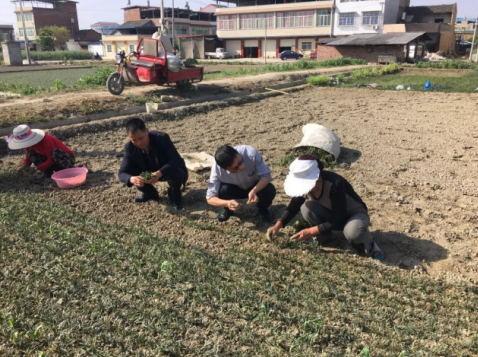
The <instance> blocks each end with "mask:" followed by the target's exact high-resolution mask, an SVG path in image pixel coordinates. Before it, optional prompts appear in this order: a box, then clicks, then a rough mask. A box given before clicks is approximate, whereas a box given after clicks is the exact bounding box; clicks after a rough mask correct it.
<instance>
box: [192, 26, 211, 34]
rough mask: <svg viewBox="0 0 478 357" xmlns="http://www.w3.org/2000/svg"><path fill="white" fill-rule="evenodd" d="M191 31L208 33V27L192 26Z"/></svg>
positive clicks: (193, 32)
mask: <svg viewBox="0 0 478 357" xmlns="http://www.w3.org/2000/svg"><path fill="white" fill-rule="evenodd" d="M191 33H192V34H193V35H209V27H193V28H191Z"/></svg>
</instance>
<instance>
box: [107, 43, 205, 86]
mask: <svg viewBox="0 0 478 357" xmlns="http://www.w3.org/2000/svg"><path fill="white" fill-rule="evenodd" d="M165 48H166V47H165V46H164V44H163V43H162V42H161V39H153V38H145V39H142V40H141V41H140V42H139V43H138V46H137V49H136V51H135V52H133V53H131V54H129V55H128V56H127V55H126V53H125V52H124V51H121V52H119V53H118V54H117V55H116V71H115V72H114V73H112V74H111V75H110V76H109V77H108V80H107V81H106V87H107V88H108V91H109V92H110V93H111V94H113V95H120V94H121V93H123V90H124V87H125V84H126V83H135V84H144V85H147V84H157V85H170V84H173V83H175V84H176V86H177V87H185V86H188V85H189V84H190V83H193V82H200V81H202V79H203V73H204V70H203V68H202V67H196V66H191V67H185V66H184V64H183V63H182V61H181V60H179V58H177V57H176V56H175V55H174V54H168V53H167V51H166V50H165Z"/></svg>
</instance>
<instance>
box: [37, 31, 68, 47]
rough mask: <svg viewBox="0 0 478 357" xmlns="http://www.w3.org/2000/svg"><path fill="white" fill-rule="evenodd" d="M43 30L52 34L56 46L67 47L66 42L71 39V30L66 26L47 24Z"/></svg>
mask: <svg viewBox="0 0 478 357" xmlns="http://www.w3.org/2000/svg"><path fill="white" fill-rule="evenodd" d="M43 31H48V32H49V33H51V34H52V36H53V41H54V47H55V48H57V49H60V50H62V49H65V47H66V42H67V41H68V40H69V39H70V31H68V29H67V28H66V27H61V26H47V27H44V28H43V29H42V32H43Z"/></svg>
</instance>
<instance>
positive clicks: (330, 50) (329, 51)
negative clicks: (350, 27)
mask: <svg viewBox="0 0 478 357" xmlns="http://www.w3.org/2000/svg"><path fill="white" fill-rule="evenodd" d="M340 57H342V55H341V54H340V52H339V51H337V49H336V48H335V47H333V46H325V45H317V59H319V60H323V59H324V60H325V59H332V58H340Z"/></svg>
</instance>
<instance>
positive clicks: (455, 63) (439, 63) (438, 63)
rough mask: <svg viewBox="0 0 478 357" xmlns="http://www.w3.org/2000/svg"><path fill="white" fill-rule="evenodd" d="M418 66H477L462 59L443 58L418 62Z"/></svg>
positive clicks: (464, 67) (466, 67) (445, 67)
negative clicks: (441, 59)
mask: <svg viewBox="0 0 478 357" xmlns="http://www.w3.org/2000/svg"><path fill="white" fill-rule="evenodd" d="M417 67H418V68H438V69H473V68H477V67H478V66H477V65H476V64H474V63H471V62H467V61H462V60H445V61H436V62H418V63H417Z"/></svg>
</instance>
